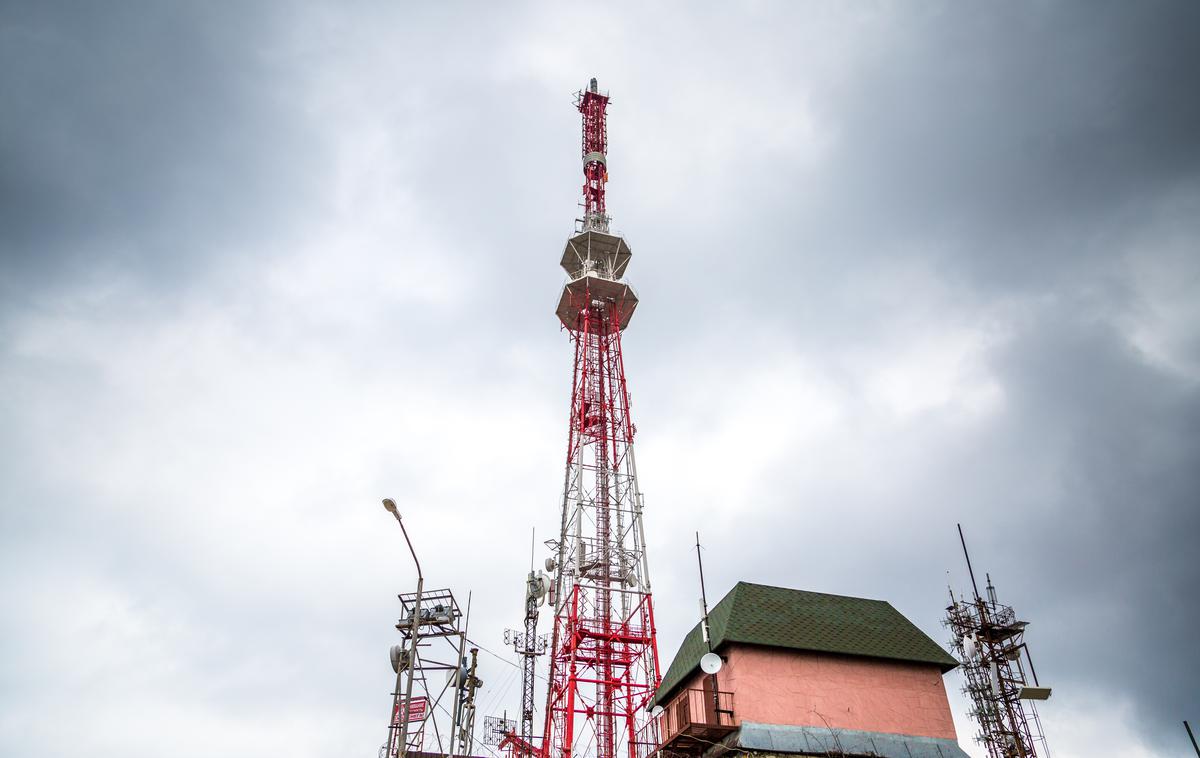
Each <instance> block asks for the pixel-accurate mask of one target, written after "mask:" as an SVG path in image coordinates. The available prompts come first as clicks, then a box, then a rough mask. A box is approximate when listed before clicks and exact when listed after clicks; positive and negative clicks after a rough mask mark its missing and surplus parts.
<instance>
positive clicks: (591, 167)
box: [577, 88, 608, 219]
mask: <svg viewBox="0 0 1200 758" xmlns="http://www.w3.org/2000/svg"><path fill="white" fill-rule="evenodd" d="M577 107H578V108H579V112H580V113H581V114H582V115H583V149H582V157H583V159H584V163H583V178H584V181H583V217H584V218H585V219H587V218H604V215H605V214H604V183H605V182H607V181H608V166H607V158H606V156H607V155H608V126H607V111H608V95H602V94H600V93H599V92H596V91H594V90H593V89H591V88H589V89H587V90H585V91H584V92H583V93H581V95H580V98H579V103H578V106H577Z"/></svg>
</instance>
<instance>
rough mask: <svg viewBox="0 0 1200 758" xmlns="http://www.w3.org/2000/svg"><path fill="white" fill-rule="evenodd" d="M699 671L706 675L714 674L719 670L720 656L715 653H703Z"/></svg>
mask: <svg viewBox="0 0 1200 758" xmlns="http://www.w3.org/2000/svg"><path fill="white" fill-rule="evenodd" d="M700 670H701V671H703V672H704V673H706V674H715V673H717V672H718V671H720V670H721V656H719V655H717V654H716V653H705V654H704V655H703V656H702V657H701V658H700Z"/></svg>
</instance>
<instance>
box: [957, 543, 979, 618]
mask: <svg viewBox="0 0 1200 758" xmlns="http://www.w3.org/2000/svg"><path fill="white" fill-rule="evenodd" d="M957 526H958V541H959V542H961V543H962V548H963V557H965V558H966V559H967V573H968V574H970V575H971V589H972V590H973V591H974V592H975V600H976V601H978V600H979V585H977V584H975V570H974V569H972V568H971V554H970V553H968V552H967V538H966V537H964V536H963V530H962V524H958V525H957Z"/></svg>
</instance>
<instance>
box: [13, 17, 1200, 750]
mask: <svg viewBox="0 0 1200 758" xmlns="http://www.w3.org/2000/svg"><path fill="white" fill-rule="evenodd" d="M500 5H501V4H496V3H480V4H475V5H466V4H453V3H427V4H421V5H416V4H414V5H405V4H402V3H395V2H393V3H345V2H336V3H335V2H331V3H328V4H321V3H296V4H290V5H288V4H282V3H281V4H278V5H276V4H257V3H254V4H251V3H224V4H218V3H201V2H196V3H191V4H188V3H173V4H172V3H161V2H147V3H144V4H138V3H104V4H101V3H68V2H57V3H53V2H30V3H12V2H6V3H3V4H2V5H0V114H2V115H0V256H2V260H3V265H2V268H0V429H2V430H3V431H2V432H0V434H2V436H0V445H2V447H0V603H2V607H3V612H2V613H0V640H2V644H0V672H2V673H0V753H3V754H5V755H12V756H35V755H36V756H46V757H47V758H50V757H53V756H64V755H67V754H72V755H78V754H80V753H86V754H87V755H89V756H95V757H96V758H105V757H107V756H121V757H122V758H140V757H142V756H145V757H147V758H149V757H152V756H153V757H157V756H162V755H172V756H178V757H180V758H188V757H190V756H213V755H224V756H260V755H265V754H268V753H274V752H279V751H286V752H287V753H288V754H289V755H293V756H297V757H299V758H308V757H309V756H312V757H314V758H317V757H321V758H324V757H326V756H328V757H330V758H332V757H333V756H372V757H373V756H375V751H376V750H377V748H378V746H379V745H380V743H381V742H383V740H384V738H385V736H386V719H387V713H388V709H389V707H390V698H389V695H388V694H387V693H388V692H389V691H390V689H391V686H392V679H393V676H392V673H391V670H390V667H389V666H388V664H387V648H388V646H389V645H390V644H392V643H393V642H394V641H395V631H394V629H392V627H391V625H392V624H393V623H394V622H395V618H396V616H397V615H398V612H399V611H398V605H397V603H396V601H395V597H394V596H395V593H396V592H398V591H402V590H403V591H407V590H409V589H411V588H412V584H413V581H414V574H413V571H412V568H411V563H410V560H409V558H408V556H407V554H406V553H405V552H404V551H403V543H402V542H401V541H400V535H399V531H398V529H397V528H396V525H395V524H394V523H392V522H390V521H389V519H388V517H387V514H386V513H384V511H383V509H382V508H381V507H380V506H379V499H380V498H381V497H384V496H390V497H393V498H395V499H396V501H397V502H398V503H399V504H400V509H401V512H402V513H403V514H404V517H405V522H406V524H407V525H408V528H409V530H410V533H411V534H412V536H413V538H414V540H415V543H416V545H417V548H418V550H419V552H420V554H421V557H422V563H423V565H424V568H425V573H426V575H427V580H428V582H429V584H430V585H431V586H450V587H452V588H453V589H454V590H455V591H456V592H457V593H458V594H459V595H460V597H465V596H466V594H467V592H468V591H471V592H473V611H472V620H471V625H472V637H473V638H475V639H476V640H477V641H479V642H480V643H482V644H483V645H484V646H485V647H487V648H489V649H490V650H492V651H495V652H498V653H502V652H503V649H504V647H503V640H502V637H501V634H502V630H503V629H504V627H506V626H517V625H518V624H519V623H520V619H521V610H522V609H521V604H522V592H523V586H522V579H523V572H524V571H525V570H526V568H527V563H528V546H529V540H530V529H531V528H534V527H536V529H537V530H538V535H539V541H540V539H542V538H544V537H548V536H550V535H551V532H552V530H553V529H555V528H556V526H557V523H558V510H557V509H558V503H559V498H560V495H561V493H560V491H559V487H560V486H561V482H562V471H561V465H562V458H563V450H564V447H565V444H566V412H567V401H568V393H569V386H570V359H571V357H570V349H569V343H568V341H567V338H566V335H565V334H564V333H562V332H560V330H559V327H558V323H557V320H556V319H555V317H554V315H553V306H554V303H555V301H556V299H557V295H558V290H559V287H560V285H561V283H562V280H561V276H562V272H561V270H560V269H559V268H558V266H557V262H558V259H559V255H560V253H561V249H562V243H563V241H564V239H565V237H566V236H567V235H568V233H569V232H570V231H571V230H572V228H573V219H574V218H575V217H576V215H577V211H578V209H577V207H576V203H577V196H578V193H579V185H580V183H581V176H580V166H579V116H578V114H577V113H576V112H575V111H574V109H573V108H572V106H571V95H572V93H573V92H574V91H575V90H577V89H580V88H581V87H583V86H584V85H586V83H587V80H588V78H589V77H591V76H596V77H598V78H599V80H600V84H601V86H602V87H604V88H607V89H610V90H611V92H612V97H613V100H612V105H611V108H610V131H609V137H610V145H611V148H610V155H609V166H610V185H609V189H610V191H609V208H610V210H611V212H612V213H613V214H614V216H615V226H616V228H618V229H619V230H621V231H622V232H624V233H625V234H626V235H627V238H628V240H629V242H630V244H631V246H632V249H633V252H634V258H633V262H632V265H631V266H630V268H629V271H628V276H629V280H630V281H631V282H632V283H633V284H634V285H635V286H636V287H637V288H638V291H639V294H640V295H641V298H642V302H641V305H640V307H639V308H638V312H637V318H636V319H635V320H634V321H633V323H632V326H631V327H630V329H629V331H628V332H627V336H626V339H625V360H626V367H627V370H628V372H629V378H630V382H631V390H632V394H633V413H634V417H635V420H636V423H637V426H638V429H639V436H638V446H639V452H638V461H639V464H640V466H639V468H640V474H641V475H642V477H643V479H642V488H643V490H644V491H645V493H646V507H647V516H646V528H647V531H648V538H649V549H650V551H651V554H650V568H651V573H652V576H653V578H654V584H655V590H656V596H655V599H656V601H657V608H658V615H659V619H660V628H659V632H660V638H659V644H660V648H661V650H662V651H663V656H664V660H663V665H664V666H665V665H666V664H667V663H668V662H669V660H670V656H671V655H672V654H673V653H674V650H675V648H676V646H677V644H678V642H679V640H680V639H681V638H682V636H683V634H684V633H685V631H686V630H687V629H688V628H689V627H690V626H691V624H693V623H694V622H695V620H696V618H695V616H696V602H695V598H696V597H697V595H698V589H697V586H696V584H697V583H696V576H695V570H694V555H693V554H692V552H690V551H691V542H692V539H693V531H694V530H697V529H698V530H700V532H701V536H702V539H703V540H704V542H705V545H706V551H707V552H706V568H707V569H708V570H709V575H708V577H707V578H708V582H709V588H710V597H714V598H715V597H719V596H720V595H722V594H724V592H725V591H727V590H728V589H729V588H730V587H731V586H732V585H733V583H734V582H736V581H738V580H750V581H758V582H763V583H769V584H775V585H782V586H788V587H797V588H804V589H810V590H817V591H823V592H833V593H843V594H851V595H858V596H863V597H870V598H879V599H885V600H888V601H890V602H891V603H892V604H893V605H895V606H896V607H897V608H898V609H899V610H900V611H901V612H903V613H904V614H906V615H907V616H908V617H910V618H911V619H913V621H914V622H915V623H917V624H918V626H920V627H921V628H922V629H924V630H925V631H926V632H927V633H929V634H930V635H932V636H933V637H934V638H935V639H937V640H938V641H939V642H945V641H946V633H945V632H944V630H943V629H942V628H941V627H940V624H939V619H940V616H941V613H942V611H943V608H944V606H945V604H946V599H947V589H946V586H947V581H951V582H953V584H954V586H955V587H957V588H958V589H959V590H965V589H966V587H967V586H968V583H967V579H966V572H965V568H964V565H963V562H962V558H961V553H960V549H959V545H958V537H957V534H956V532H955V528H954V525H955V523H956V522H961V523H962V524H963V527H964V529H965V530H966V534H967V538H968V541H969V543H970V546H971V549H972V558H973V560H974V562H975V566H976V570H977V571H980V572H982V571H988V572H990V573H991V576H992V578H993V579H994V580H995V581H996V584H997V586H998V588H999V593H1000V597H1001V599H1002V600H1004V601H1006V602H1010V603H1012V604H1014V605H1015V606H1016V608H1017V611H1018V613H1019V614H1020V615H1021V616H1022V617H1023V618H1026V619H1028V620H1029V621H1031V624H1030V627H1029V633H1028V640H1029V642H1030V645H1031V649H1032V652H1033V655H1034V658H1035V662H1036V664H1037V668H1038V673H1039V675H1040V676H1041V679H1042V681H1043V683H1047V684H1050V685H1051V686H1053V688H1054V696H1053V698H1052V699H1051V700H1050V701H1049V702H1047V703H1046V704H1045V705H1044V707H1043V708H1042V709H1041V713H1042V718H1043V724H1044V727H1045V731H1046V734H1047V736H1048V739H1049V744H1050V747H1051V749H1052V753H1053V755H1054V756H1056V758H1063V757H1071V756H1075V757H1079V758H1082V757H1084V756H1097V755H1114V756H1118V755H1119V756H1178V755H1183V754H1186V753H1187V752H1188V750H1190V746H1189V745H1188V743H1187V741H1186V735H1185V733H1184V732H1183V728H1182V724H1181V723H1180V722H1181V721H1182V720H1183V719H1185V718H1186V719H1190V720H1193V721H1194V722H1200V686H1197V682H1198V681H1200V653H1198V652H1197V648H1196V637H1197V629H1198V628H1200V611H1198V609H1197V600H1198V590H1197V587H1200V558H1198V552H1197V535H1198V534H1200V252H1198V251H1200V97H1198V96H1197V86H1198V84H1197V83H1198V82H1200V5H1198V4H1197V3H1195V2H1186V1H1181V2H1177V3H1165V2H1164V3H1160V2H1139V3H1130V2H1112V3H1108V2H1080V3H1048V2H1025V3H972V2H945V3H941V2H912V3H906V4H893V3H887V2H877V3H856V4H847V3H834V2H829V3H816V2H812V3H780V4H775V3H769V2H754V3H745V4H740V5H737V4H714V5H705V4H698V3H681V4H658V3H629V4H624V3H616V4H613V3H592V4H589V5H587V6H584V5H577V6H573V7H566V6H564V5H561V4H554V5H551V4H535V5H522V6H510V5H507V4H504V6H503V7H500ZM480 673H481V675H482V677H483V679H484V681H485V685H486V686H485V688H484V690H483V691H482V692H481V695H480V701H479V702H480V715H481V716H483V715H492V714H496V713H499V712H501V711H502V710H503V709H505V708H507V709H508V710H509V712H510V713H511V712H512V711H513V710H515V708H516V705H517V702H518V697H519V695H518V687H517V686H516V684H515V679H516V670H515V669H514V668H513V667H512V666H511V665H510V664H508V663H505V662H503V661H501V660H499V659H497V658H494V657H491V656H488V655H485V656H484V658H483V660H482V664H481V671H480ZM946 682H947V688H948V690H949V691H950V692H951V697H952V704H953V705H954V708H955V720H956V724H957V727H958V731H959V735H960V740H961V742H962V744H963V746H964V747H965V748H966V749H967V750H968V751H969V752H972V754H973V755H982V753H980V752H979V750H978V748H977V747H975V746H974V745H973V743H972V742H971V739H970V736H971V735H972V734H973V733H974V726H973V725H972V724H970V723H969V721H968V720H967V717H966V715H965V705H964V702H963V701H962V698H961V696H959V695H958V687H959V685H960V678H959V676H958V674H957V673H951V674H949V675H948V676H947V679H946Z"/></svg>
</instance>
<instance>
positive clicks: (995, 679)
mask: <svg viewBox="0 0 1200 758" xmlns="http://www.w3.org/2000/svg"><path fill="white" fill-rule="evenodd" d="M990 673H991V680H992V694H993V695H995V696H996V697H1000V667H999V666H997V665H996V662H995V661H992V665H991V671H990Z"/></svg>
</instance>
